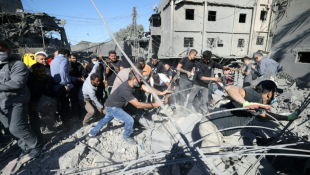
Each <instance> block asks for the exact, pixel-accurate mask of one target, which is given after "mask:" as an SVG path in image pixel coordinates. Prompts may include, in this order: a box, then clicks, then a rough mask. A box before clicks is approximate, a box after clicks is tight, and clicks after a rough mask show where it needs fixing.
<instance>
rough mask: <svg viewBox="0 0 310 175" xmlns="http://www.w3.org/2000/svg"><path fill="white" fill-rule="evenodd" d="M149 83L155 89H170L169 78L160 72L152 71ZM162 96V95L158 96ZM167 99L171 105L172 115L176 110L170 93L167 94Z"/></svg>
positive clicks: (162, 90)
mask: <svg viewBox="0 0 310 175" xmlns="http://www.w3.org/2000/svg"><path fill="white" fill-rule="evenodd" d="M150 84H151V86H152V88H154V89H157V90H159V91H161V92H164V91H166V90H168V91H170V90H171V84H170V80H169V78H168V77H167V76H166V75H165V74H161V73H158V74H157V73H154V74H153V75H152V77H151V80H150ZM160 98H162V97H160ZM166 99H167V100H169V105H170V106H171V109H172V112H173V115H176V114H177V110H176V107H175V100H174V98H173V97H171V96H170V95H168V96H167V97H166ZM166 99H163V100H165V101H167V100H166Z"/></svg>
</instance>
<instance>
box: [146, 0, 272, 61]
mask: <svg viewBox="0 0 310 175" xmlns="http://www.w3.org/2000/svg"><path fill="white" fill-rule="evenodd" d="M271 4H272V0H238V1H231V0H218V1H215V0H212V1H210V0H195V1H194V0H162V1H161V4H160V5H159V7H158V8H157V13H156V14H153V15H152V16H151V18H150V33H151V37H150V45H149V55H152V54H158V56H159V58H162V59H165V58H180V57H184V56H186V55H187V54H188V51H189V50H190V49H192V48H193V49H196V50H197V51H198V52H199V54H198V55H200V54H201V53H202V52H203V51H204V50H211V51H212V52H213V53H214V54H216V55H218V56H220V57H225V58H241V57H243V56H245V55H251V54H253V52H256V51H257V50H264V51H267V50H268V49H269V47H270V44H269V42H270V37H269V36H270V35H269V33H270V28H271V26H270V22H269V21H270V17H271V15H270V14H271V8H270V6H271Z"/></svg>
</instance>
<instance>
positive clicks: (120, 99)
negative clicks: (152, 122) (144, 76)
mask: <svg viewBox="0 0 310 175" xmlns="http://www.w3.org/2000/svg"><path fill="white" fill-rule="evenodd" d="M140 72H142V71H140ZM140 82H141V79H140V76H139V75H138V74H137V73H136V72H134V71H131V72H130V73H129V75H128V81H125V82H123V83H122V84H121V85H120V86H119V87H118V88H117V89H116V90H115V91H114V93H112V94H111V95H110V97H109V98H108V99H107V101H106V103H105V106H106V115H105V117H104V118H103V119H102V120H101V121H99V123H98V124H97V125H96V126H95V127H94V128H93V129H92V130H91V131H90V133H89V134H88V138H92V137H95V136H96V135H97V133H98V132H99V130H100V129H101V128H102V127H103V126H104V125H106V124H107V123H108V122H109V121H110V120H112V119H113V118H117V119H119V120H121V121H123V122H125V131H124V133H123V139H124V140H125V141H126V142H127V143H128V144H131V145H134V144H136V142H135V141H134V139H132V138H131V137H130V135H131V133H132V130H133V124H134V120H133V118H132V117H131V116H130V115H129V114H127V113H126V112H125V111H124V110H123V109H122V108H123V106H124V105H125V104H126V103H127V102H129V103H131V104H132V105H133V106H135V107H136V108H142V109H149V108H154V107H159V104H158V102H156V101H155V103H143V102H139V101H138V100H137V99H136V98H135V96H134V91H135V87H140Z"/></svg>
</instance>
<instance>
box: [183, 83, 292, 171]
mask: <svg viewBox="0 0 310 175" xmlns="http://www.w3.org/2000/svg"><path fill="white" fill-rule="evenodd" d="M225 90H226V91H227V93H228V95H229V96H230V98H231V100H232V101H231V102H229V103H227V104H224V105H221V106H220V107H219V108H215V109H214V110H211V111H210V113H212V112H217V111H223V110H227V109H233V108H240V107H241V108H242V107H244V108H249V110H247V111H241V110H240V111H229V112H221V113H217V114H213V115H210V116H203V117H202V119H201V121H200V125H199V133H200V136H201V138H203V137H205V136H207V135H209V136H208V137H206V138H204V139H203V140H202V143H201V148H208V149H204V150H203V151H204V153H217V152H219V150H220V148H219V147H216V146H225V144H226V145H227V144H229V143H230V140H231V139H232V137H230V136H232V135H233V134H235V133H236V132H238V131H240V130H241V129H234V130H226V131H222V132H216V131H218V130H221V129H227V128H230V127H236V126H245V125H247V124H249V123H250V122H251V121H252V120H253V119H254V118H255V117H261V118H265V119H268V120H273V119H272V118H271V117H269V116H268V115H270V116H272V117H274V118H275V119H277V120H284V121H292V120H295V119H297V118H298V116H297V111H296V112H293V113H292V114H290V115H288V116H282V115H278V114H274V113H271V112H268V111H267V110H270V109H271V107H270V106H269V105H270V104H272V103H274V102H275V101H276V95H277V93H282V90H280V89H278V88H277V85H276V84H275V83H274V82H273V81H271V80H264V81H261V82H260V83H259V84H257V86H256V87H255V89H253V88H244V89H243V88H240V87H237V86H226V87H225ZM267 114H268V115H267ZM211 133H214V134H211ZM213 146H214V148H210V147H213ZM188 174H189V175H203V172H202V171H201V170H200V167H199V166H197V164H195V165H194V167H193V168H192V170H191V171H190V173H188Z"/></svg>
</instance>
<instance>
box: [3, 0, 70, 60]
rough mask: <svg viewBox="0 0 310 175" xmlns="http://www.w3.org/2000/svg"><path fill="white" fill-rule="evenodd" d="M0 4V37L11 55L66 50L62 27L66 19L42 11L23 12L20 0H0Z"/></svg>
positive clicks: (65, 38)
mask: <svg viewBox="0 0 310 175" xmlns="http://www.w3.org/2000/svg"><path fill="white" fill-rule="evenodd" d="M0 7H1V9H2V11H1V12H0V18H1V28H0V30H1V32H0V39H2V40H5V41H6V42H8V43H9V44H10V46H11V48H12V52H13V54H15V55H18V56H19V57H22V56H23V55H24V54H25V53H29V52H32V53H35V52H38V51H42V50H44V51H45V52H47V53H52V52H54V51H56V50H58V49H59V48H61V47H66V48H68V49H70V44H69V43H68V41H67V36H66V33H65V29H64V25H65V24H66V21H64V20H60V19H56V18H55V17H52V16H49V15H47V14H45V13H28V12H24V10H23V6H22V3H21V1H20V0H4V1H1V2H0ZM55 33H56V37H55ZM53 34H54V36H53Z"/></svg>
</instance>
